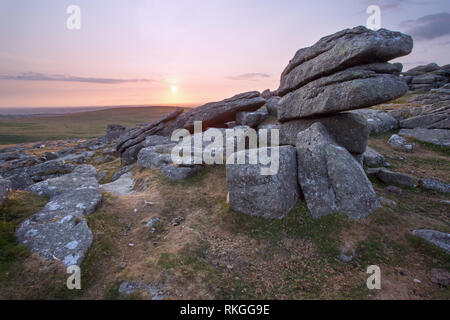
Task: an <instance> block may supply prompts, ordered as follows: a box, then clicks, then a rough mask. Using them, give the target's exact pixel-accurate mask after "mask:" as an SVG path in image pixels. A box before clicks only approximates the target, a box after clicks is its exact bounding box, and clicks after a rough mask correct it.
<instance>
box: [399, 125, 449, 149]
mask: <svg viewBox="0 0 450 320" xmlns="http://www.w3.org/2000/svg"><path fill="white" fill-rule="evenodd" d="M398 134H399V135H401V136H404V137H410V138H414V139H417V140H419V141H423V142H428V143H432V144H436V145H439V146H450V130H445V129H423V128H416V129H401V130H400V132H399V133H398Z"/></svg>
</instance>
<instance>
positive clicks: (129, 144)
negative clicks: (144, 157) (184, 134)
mask: <svg viewBox="0 0 450 320" xmlns="http://www.w3.org/2000/svg"><path fill="white" fill-rule="evenodd" d="M183 112H184V110H183V109H176V110H174V111H172V112H171V113H169V114H168V115H166V116H164V117H162V118H161V119H159V120H157V121H155V122H152V123H149V124H147V125H145V126H141V127H135V128H131V129H128V130H126V132H125V133H124V134H122V135H121V136H120V137H119V139H118V140H117V145H116V149H117V151H119V152H120V153H121V154H122V164H123V165H127V164H130V163H131V162H134V161H136V156H137V154H138V153H139V151H140V150H141V149H142V148H144V147H145V145H144V144H143V142H144V141H145V138H146V137H148V136H152V135H158V134H159V135H169V134H170V133H171V130H170V129H171V126H173V125H174V120H175V119H176V118H177V117H178V116H180V114H182V113H183ZM124 154H125V156H124Z"/></svg>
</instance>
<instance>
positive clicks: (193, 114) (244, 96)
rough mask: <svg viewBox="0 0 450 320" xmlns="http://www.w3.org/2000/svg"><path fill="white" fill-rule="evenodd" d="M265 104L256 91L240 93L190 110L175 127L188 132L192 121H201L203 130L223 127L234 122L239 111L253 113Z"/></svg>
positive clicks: (178, 120) (192, 127)
mask: <svg viewBox="0 0 450 320" xmlns="http://www.w3.org/2000/svg"><path fill="white" fill-rule="evenodd" d="M265 103H266V99H264V98H263V97H261V96H260V93H259V92H258V91H251V92H245V93H240V94H238V95H235V96H233V97H231V98H228V99H225V100H222V101H219V102H210V103H207V104H205V105H203V106H200V107H197V108H195V109H192V110H190V111H188V112H186V113H185V114H183V115H182V116H180V117H179V119H177V127H178V128H185V129H188V130H189V131H191V132H192V131H193V129H194V121H202V124H203V128H205V129H206V128H209V127H218V128H220V127H225V123H227V122H230V121H234V120H235V118H236V114H237V113H238V112H241V111H250V112H251V111H255V110H257V109H258V108H260V107H262V106H263V105H264V104H265Z"/></svg>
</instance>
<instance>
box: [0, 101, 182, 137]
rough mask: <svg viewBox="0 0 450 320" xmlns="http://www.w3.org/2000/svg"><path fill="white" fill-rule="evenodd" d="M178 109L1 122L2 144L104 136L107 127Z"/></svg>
mask: <svg viewBox="0 0 450 320" xmlns="http://www.w3.org/2000/svg"><path fill="white" fill-rule="evenodd" d="M174 109H175V107H130V108H126V107H124V108H114V109H105V110H98V111H90V112H79V113H72V114H67V115H61V116H53V117H24V118H18V119H4V120H0V145H8V144H15V143H22V142H33V141H43V140H57V139H63V138H90V137H98V136H102V135H103V134H105V130H106V126H107V125H108V124H113V123H116V124H121V125H124V126H135V125H137V124H140V123H147V122H151V121H154V120H157V119H159V118H160V117H161V116H163V115H165V114H167V113H170V112H171V111H173V110H174Z"/></svg>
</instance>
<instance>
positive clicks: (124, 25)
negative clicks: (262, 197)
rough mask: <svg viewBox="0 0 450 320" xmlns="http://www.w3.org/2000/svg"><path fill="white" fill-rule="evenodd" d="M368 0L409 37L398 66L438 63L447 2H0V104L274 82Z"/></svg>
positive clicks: (143, 96) (195, 96)
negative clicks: (72, 25) (409, 47)
mask: <svg viewBox="0 0 450 320" xmlns="http://www.w3.org/2000/svg"><path fill="white" fill-rule="evenodd" d="M71 5H76V6H78V8H79V9H80V28H79V29H69V28H68V27H67V20H68V19H71V16H72V14H71V13H67V8H68V7H69V6H71ZM369 5H378V6H379V7H380V9H381V27H382V28H387V29H390V30H398V31H402V32H405V33H408V34H411V35H412V36H413V38H414V50H413V52H412V53H411V54H410V55H409V56H406V57H402V58H399V59H396V60H395V61H396V62H402V63H403V64H404V69H405V70H407V69H410V68H412V67H414V66H417V65H420V64H425V63H430V62H436V63H438V64H439V65H444V64H449V63H450V55H449V52H450V1H448V0H428V1H427V0H379V1H375V0H340V1H335V0H330V1H325V0H315V1H309V0H308V1H307V0H305V1H301V0H277V1H275V0H271V1H269V0H188V1H186V0H133V1H123V0H52V1H51V0H39V1H29V0H0V43H1V46H0V107H64V106H109V105H181V106H196V105H200V104H202V103H206V102H209V101H218V100H222V99H224V98H227V97H230V96H232V95H234V94H237V93H240V92H245V91H250V90H258V91H263V90H265V89H271V90H275V89H277V88H278V85H279V78H280V74H281V72H282V71H283V69H284V67H285V66H286V65H287V63H288V62H289V60H290V59H291V58H292V57H293V56H294V54H295V52H296V51H297V50H298V49H300V48H302V47H307V46H311V45H313V44H314V43H315V42H316V41H318V40H319V39H320V38H321V37H323V36H326V35H329V34H332V33H335V32H337V31H339V30H342V29H345V28H351V27H355V26H358V25H366V21H367V18H368V16H369V15H368V14H367V13H366V9H367V7H368V6H369ZM71 21H72V20H71Z"/></svg>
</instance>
